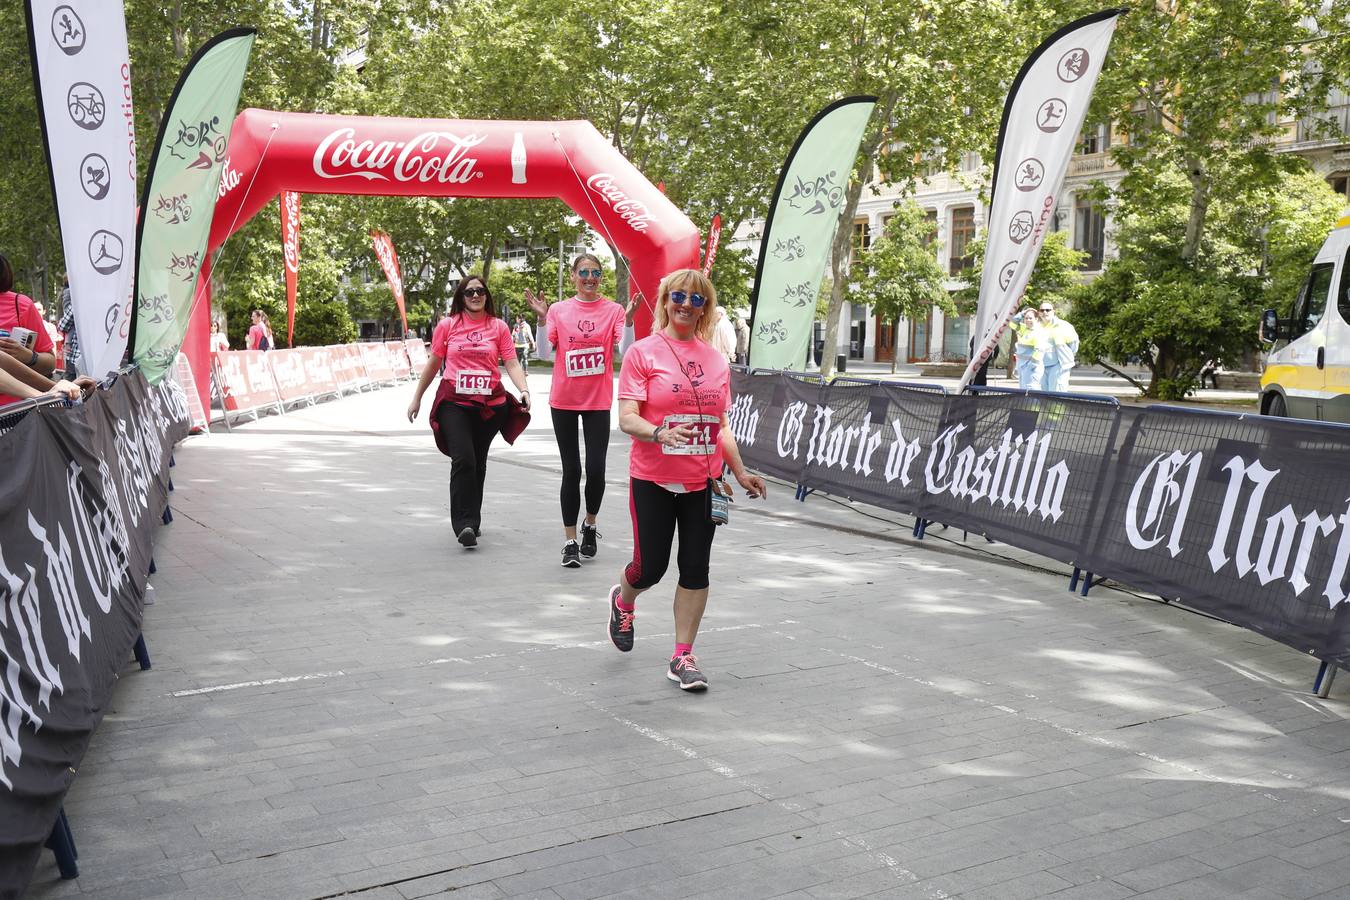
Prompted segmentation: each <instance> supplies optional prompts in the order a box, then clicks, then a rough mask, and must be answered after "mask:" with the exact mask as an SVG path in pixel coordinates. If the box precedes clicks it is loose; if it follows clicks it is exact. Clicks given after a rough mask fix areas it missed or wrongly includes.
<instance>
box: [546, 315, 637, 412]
mask: <svg viewBox="0 0 1350 900" xmlns="http://www.w3.org/2000/svg"><path fill="white" fill-rule="evenodd" d="M623 318H624V309H623V307H622V306H620V305H619V304H617V303H615V302H614V301H613V300H607V299H605V298H604V297H600V298H599V299H597V300H589V301H587V300H582V299H581V298H580V297H573V298H572V299H570V300H564V301H563V302H561V303H555V304H553V305H552V306H550V307H549V308H548V331H547V332H546V334H547V335H548V337H547V340H548V342H549V343H550V344H552V345H553V346H554V354H553V387H552V388H551V389H550V391H549V395H548V405H549V406H551V407H553V408H554V409H580V410H589V409H609V407H610V405H611V404H612V403H613V402H614V345H615V344H617V343H619V341H621V340H623Z"/></svg>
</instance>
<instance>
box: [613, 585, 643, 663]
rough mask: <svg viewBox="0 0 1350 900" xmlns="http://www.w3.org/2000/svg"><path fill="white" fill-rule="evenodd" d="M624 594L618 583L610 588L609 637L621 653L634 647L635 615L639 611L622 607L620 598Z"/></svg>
mask: <svg viewBox="0 0 1350 900" xmlns="http://www.w3.org/2000/svg"><path fill="white" fill-rule="evenodd" d="M622 596H623V592H622V591H621V590H620V588H619V586H618V585H617V584H616V585H614V587H612V588H610V589H609V639H610V640H611V641H613V642H614V646H615V647H618V648H619V651H620V652H621V653H627V652H628V651H629V650H632V649H633V616H635V615H637V611H636V610H633V611H631V612H630V611H627V610H623V609H620V608H619V598H620V597H622Z"/></svg>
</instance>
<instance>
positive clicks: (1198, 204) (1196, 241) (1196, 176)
mask: <svg viewBox="0 0 1350 900" xmlns="http://www.w3.org/2000/svg"><path fill="white" fill-rule="evenodd" d="M1186 170H1187V177H1188V178H1189V179H1190V182H1191V214H1190V217H1189V218H1188V219H1187V220H1186V241H1185V243H1184V244H1182V245H1181V258H1182V259H1183V260H1184V261H1185V262H1186V263H1187V264H1190V263H1193V262H1194V261H1195V258H1196V256H1197V255H1199V253H1200V238H1201V237H1202V236H1203V235H1204V233H1205V215H1206V213H1208V212H1209V175H1208V174H1207V173H1206V172H1205V169H1204V165H1203V164H1202V163H1201V162H1200V161H1199V160H1197V159H1195V158H1194V157H1188V158H1187V160H1186Z"/></svg>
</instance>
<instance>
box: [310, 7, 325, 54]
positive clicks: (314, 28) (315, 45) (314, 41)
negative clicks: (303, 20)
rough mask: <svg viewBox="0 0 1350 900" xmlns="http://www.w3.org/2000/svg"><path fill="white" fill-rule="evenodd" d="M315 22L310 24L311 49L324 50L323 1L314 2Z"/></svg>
mask: <svg viewBox="0 0 1350 900" xmlns="http://www.w3.org/2000/svg"><path fill="white" fill-rule="evenodd" d="M313 9H314V21H313V22H312V23H311V24H310V30H309V47H310V49H311V50H322V49H323V0H314V7H313Z"/></svg>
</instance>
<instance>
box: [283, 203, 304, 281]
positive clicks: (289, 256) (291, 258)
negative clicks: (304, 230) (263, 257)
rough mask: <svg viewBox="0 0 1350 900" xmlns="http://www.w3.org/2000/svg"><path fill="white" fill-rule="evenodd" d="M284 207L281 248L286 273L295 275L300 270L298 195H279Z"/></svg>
mask: <svg viewBox="0 0 1350 900" xmlns="http://www.w3.org/2000/svg"><path fill="white" fill-rule="evenodd" d="M281 202H282V203H283V204H285V207H286V234H285V238H286V240H285V244H284V246H283V248H282V250H283V253H284V255H285V257H286V271H287V272H291V273H295V272H297V271H299V268H300V195H299V194H297V193H295V192H294V191H286V192H284V193H283V194H282V195H281Z"/></svg>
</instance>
